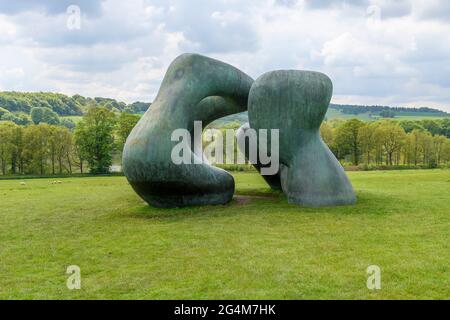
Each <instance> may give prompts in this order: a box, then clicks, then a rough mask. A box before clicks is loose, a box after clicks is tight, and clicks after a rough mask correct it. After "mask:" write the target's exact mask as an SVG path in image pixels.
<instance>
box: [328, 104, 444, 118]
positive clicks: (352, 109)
mask: <svg viewBox="0 0 450 320" xmlns="http://www.w3.org/2000/svg"><path fill="white" fill-rule="evenodd" d="M329 110H336V111H338V113H336V112H334V113H333V112H330V113H329V114H328V116H329V117H330V116H331V117H333V115H334V116H335V117H339V113H341V114H342V115H350V116H358V115H363V116H364V118H366V117H367V118H373V119H376V118H396V117H448V116H450V114H449V113H447V112H445V111H441V110H438V109H432V108H427V107H422V108H405V107H388V106H362V105H345V104H330V107H329Z"/></svg>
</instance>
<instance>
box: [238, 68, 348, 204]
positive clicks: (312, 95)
mask: <svg viewBox="0 0 450 320" xmlns="http://www.w3.org/2000/svg"><path fill="white" fill-rule="evenodd" d="M331 94H332V83H331V80H330V79H329V78H328V77H327V76H326V75H324V74H322V73H318V72H309V71H296V70H286V71H285V70H281V71H272V72H268V73H266V74H264V75H262V76H261V77H259V78H258V79H257V80H256V81H255V82H254V84H253V85H252V87H251V89H250V95H249V102H248V117H249V122H250V126H249V125H248V124H247V125H244V126H243V127H242V128H241V130H240V132H239V134H244V133H245V131H246V130H247V129H248V128H249V127H251V128H253V129H279V134H280V138H279V161H280V171H279V172H278V173H277V174H276V175H273V176H263V177H264V178H265V179H266V181H267V182H268V183H269V185H270V186H271V187H272V188H274V189H279V188H280V186H281V188H282V190H283V192H284V193H285V194H286V195H287V198H288V201H289V202H290V203H295V204H301V205H308V206H334V205H345V204H353V203H354V202H355V201H356V198H355V194H354V192H353V188H352V186H351V184H350V182H349V180H348V178H347V176H346V174H345V172H344V169H343V168H342V166H341V165H340V163H339V162H338V160H337V159H336V158H335V156H334V155H333V153H332V152H331V151H330V150H329V148H328V147H327V145H326V144H325V143H324V142H323V141H322V139H321V137H320V132H319V129H320V124H321V123H322V121H323V118H324V116H325V113H326V111H327V109H328V104H329V103H330V99H331ZM267 149H268V150H270V147H269V146H268V147H267ZM255 167H256V168H257V169H258V170H260V168H261V165H260V164H258V163H256V164H255Z"/></svg>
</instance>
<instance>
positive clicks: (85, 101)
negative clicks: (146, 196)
mask: <svg viewBox="0 0 450 320" xmlns="http://www.w3.org/2000/svg"><path fill="white" fill-rule="evenodd" d="M150 105H151V103H149V102H140V101H137V102H133V103H130V104H126V103H125V102H121V101H117V100H115V99H111V98H102V97H95V98H89V97H83V96H81V95H79V94H76V95H73V96H68V95H64V94H61V93H51V92H15V91H3V92H0V116H1V115H2V114H5V113H12V114H15V115H21V116H24V117H25V116H28V115H29V114H30V111H31V109H32V108H33V107H46V108H50V109H51V110H53V111H54V112H56V113H57V114H58V115H59V116H64V117H70V116H72V117H74V116H82V115H83V114H84V113H85V112H86V111H87V110H88V109H89V108H91V107H105V108H108V109H109V110H112V111H114V112H128V113H136V114H142V113H144V112H145V111H147V109H148V108H149V107H150ZM447 117H450V114H449V113H447V112H444V111H441V110H437V109H432V108H426V107H424V108H404V107H388V106H363V105H342V104H330V107H329V109H328V112H327V114H326V119H327V120H332V119H350V118H358V119H361V120H364V121H370V120H376V119H379V118H398V119H411V120H421V119H424V118H425V119H432V118H447ZM230 121H237V122H239V123H244V122H246V121H248V117H247V113H246V112H242V113H238V114H235V115H231V116H228V117H225V118H222V119H218V120H216V121H215V122H214V125H223V124H225V123H228V122H230Z"/></svg>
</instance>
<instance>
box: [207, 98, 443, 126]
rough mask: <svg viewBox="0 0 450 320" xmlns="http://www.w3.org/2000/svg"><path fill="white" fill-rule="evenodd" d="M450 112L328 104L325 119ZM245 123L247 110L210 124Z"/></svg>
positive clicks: (434, 115)
mask: <svg viewBox="0 0 450 320" xmlns="http://www.w3.org/2000/svg"><path fill="white" fill-rule="evenodd" d="M448 117H450V114H449V113H447V112H445V111H441V110H438V109H432V108H404V107H387V106H360V105H341V104H330V106H329V108H328V112H327V114H326V115H325V119H326V120H333V119H344V120H345V119H352V118H357V119H360V120H362V121H372V120H378V119H381V118H394V119H399V120H424V119H442V118H448ZM233 121H236V122H239V123H245V122H247V121H248V115H247V112H241V113H237V114H233V115H230V116H227V117H224V118H221V119H218V120H216V121H214V122H213V123H212V124H211V126H213V127H221V126H223V125H224V124H227V123H229V122H233Z"/></svg>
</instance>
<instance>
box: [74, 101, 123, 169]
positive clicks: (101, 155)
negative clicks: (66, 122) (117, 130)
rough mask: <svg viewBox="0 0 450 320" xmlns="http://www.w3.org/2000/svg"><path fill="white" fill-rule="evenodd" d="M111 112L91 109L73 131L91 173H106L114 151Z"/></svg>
mask: <svg viewBox="0 0 450 320" xmlns="http://www.w3.org/2000/svg"><path fill="white" fill-rule="evenodd" d="M115 123H116V119H115V115H114V113H113V112H111V111H109V110H108V109H106V108H91V109H90V110H89V111H88V112H87V114H86V115H85V116H84V118H83V120H81V121H80V123H78V125H77V127H76V129H75V141H76V144H77V145H78V146H79V147H80V150H81V153H82V154H83V157H84V158H85V159H86V160H87V162H88V164H89V167H90V171H91V173H94V174H99V173H107V172H109V167H110V166H111V164H112V157H111V155H112V151H113V149H114V135H113V131H114V126H115Z"/></svg>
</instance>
